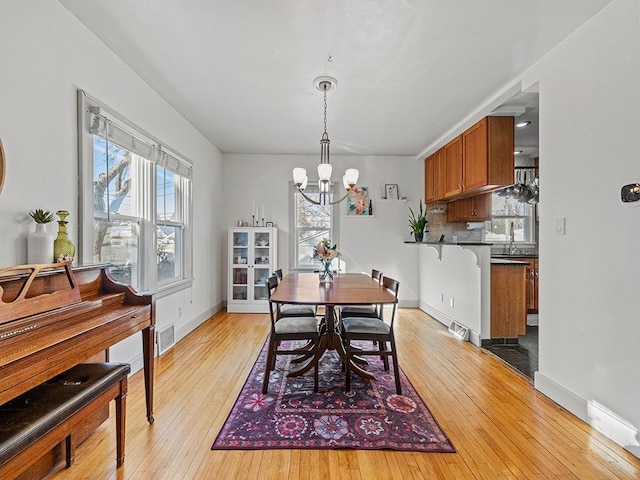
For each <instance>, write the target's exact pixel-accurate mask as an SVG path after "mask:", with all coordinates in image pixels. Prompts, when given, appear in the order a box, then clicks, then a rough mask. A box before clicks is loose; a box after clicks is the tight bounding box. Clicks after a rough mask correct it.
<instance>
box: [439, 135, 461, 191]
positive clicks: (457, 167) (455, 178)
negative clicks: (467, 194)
mask: <svg viewBox="0 0 640 480" xmlns="http://www.w3.org/2000/svg"><path fill="white" fill-rule="evenodd" d="M443 150H444V196H445V197H452V196H454V195H458V194H459V193H462V135H460V136H458V137H456V138H455V139H453V140H452V141H451V142H449V143H447V144H446V145H445V146H444V149H443Z"/></svg>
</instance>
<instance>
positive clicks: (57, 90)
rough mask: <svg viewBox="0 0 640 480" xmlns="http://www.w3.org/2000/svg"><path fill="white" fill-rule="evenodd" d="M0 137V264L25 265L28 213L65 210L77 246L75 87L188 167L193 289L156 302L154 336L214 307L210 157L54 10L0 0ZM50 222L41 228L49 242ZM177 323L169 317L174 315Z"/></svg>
mask: <svg viewBox="0 0 640 480" xmlns="http://www.w3.org/2000/svg"><path fill="white" fill-rule="evenodd" d="M0 11H1V12H2V28H0V65H2V69H1V71H2V74H0V138H1V139H2V141H3V143H4V148H5V153H6V159H7V177H6V181H5V185H4V189H3V191H2V192H1V193H0V231H2V248H0V266H2V267H4V266H11V265H17V264H23V263H26V260H27V255H26V235H27V234H28V233H29V232H30V231H31V230H33V222H32V220H31V219H30V218H29V216H28V211H29V210H32V209H34V208H44V209H46V210H51V211H56V210H58V209H66V210H69V211H70V212H71V215H70V216H69V218H68V220H69V221H70V223H69V230H70V237H71V239H72V240H73V241H74V243H76V244H77V235H78V234H77V225H78V223H77V220H78V200H77V199H78V185H77V183H78V176H77V175H78V166H77V162H78V154H77V150H78V146H77V130H76V129H77V126H76V125H77V120H76V90H77V89H78V88H81V89H84V90H85V91H87V92H88V93H89V94H91V95H93V96H94V97H96V98H98V99H99V100H101V101H102V102H104V103H105V104H107V105H109V106H110V107H111V108H113V109H115V110H116V111H118V112H119V113H121V114H122V115H123V116H125V117H127V118H128V119H129V120H131V121H132V122H134V123H136V124H137V125H139V126H140V127H142V128H143V129H145V130H146V131H148V132H149V133H151V134H153V135H154V136H156V137H158V138H160V139H162V140H163V141H164V142H166V144H167V145H169V146H171V147H172V148H174V149H175V150H177V151H178V152H180V153H181V154H183V155H185V156H186V157H187V158H189V159H190V160H192V161H193V162H194V174H195V180H194V185H193V192H194V238H195V239H194V251H193V257H194V259H195V262H194V277H195V282H194V285H193V288H191V289H190V290H189V291H185V292H180V293H178V294H175V295H172V296H171V297H170V298H164V299H161V300H160V301H158V312H157V321H158V326H159V328H162V327H163V326H164V325H166V324H168V323H170V322H173V321H176V326H177V328H178V329H179V331H178V334H179V335H181V334H184V332H185V331H186V330H188V329H190V328H192V327H193V325H195V324H197V323H198V322H200V321H202V320H204V319H206V318H207V317H208V316H209V314H210V313H211V312H212V311H214V310H215V309H217V308H219V306H220V305H221V291H222V287H221V283H220V276H219V272H220V270H221V268H222V267H221V264H220V258H221V253H222V251H221V245H220V241H219V238H218V235H217V232H218V231H219V230H220V227H219V225H220V218H219V210H217V209H215V208H213V206H214V205H219V204H220V201H221V196H220V191H221V188H220V186H221V180H220V177H221V160H220V152H219V151H218V150H217V149H216V148H215V147H214V146H213V145H211V144H210V143H209V142H208V141H207V140H206V139H204V137H202V135H201V134H200V133H199V132H197V131H196V130H195V129H194V128H193V127H192V126H191V125H190V124H189V123H188V122H187V121H186V120H185V119H184V118H182V117H181V116H180V115H178V114H177V112H176V111H175V110H174V109H173V108H172V107H171V106H170V105H168V104H167V103H166V102H165V101H164V100H162V99H161V98H160V97H159V96H158V95H157V94H156V93H155V92H154V91H153V90H151V88H149V86H148V85H147V84H145V83H144V82H143V81H142V80H141V79H140V78H139V77H138V76H137V75H136V74H134V73H133V72H132V71H131V70H130V69H129V68H128V67H127V66H126V65H125V64H124V63H123V62H122V61H121V60H120V59H118V58H117V57H116V56H115V55H113V53H111V51H109V50H108V49H107V48H106V47H105V46H104V44H102V43H101V42H100V41H99V40H98V39H97V38H96V37H95V36H93V34H91V33H89V32H88V31H87V29H86V28H85V27H84V26H82V25H81V24H80V23H79V22H78V21H77V20H76V19H75V18H74V17H73V16H71V15H70V14H69V13H68V11H67V10H65V9H64V8H63V7H62V6H61V5H60V4H59V3H57V2H50V1H45V0H32V1H29V2H14V1H9V0H0ZM56 226H57V225H56V224H50V225H49V227H50V228H49V231H50V232H51V233H52V234H55V232H56V230H57V229H56ZM179 306H182V307H183V316H182V318H178V315H177V310H178V307H179ZM140 350H141V348H140V341H139V338H138V337H136V338H130V339H128V340H127V341H125V342H123V343H122V344H121V345H119V346H117V347H116V348H114V349H113V355H112V356H113V358H114V359H115V360H123V361H131V362H134V367H137V366H138V364H139V362H138V360H139V357H140Z"/></svg>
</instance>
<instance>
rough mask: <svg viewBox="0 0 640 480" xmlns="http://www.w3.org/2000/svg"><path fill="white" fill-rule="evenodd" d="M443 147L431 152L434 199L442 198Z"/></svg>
mask: <svg viewBox="0 0 640 480" xmlns="http://www.w3.org/2000/svg"><path fill="white" fill-rule="evenodd" d="M444 175H445V171H444V149H443V148H441V149H440V150H438V151H437V152H436V153H434V154H433V178H434V185H433V188H434V198H433V199H434V200H442V199H443V198H444Z"/></svg>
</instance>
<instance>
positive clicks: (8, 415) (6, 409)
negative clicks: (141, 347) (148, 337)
mask: <svg viewBox="0 0 640 480" xmlns="http://www.w3.org/2000/svg"><path fill="white" fill-rule="evenodd" d="M130 371H131V367H130V366H129V365H128V364H123V363H83V364H80V365H76V366H75V367H72V368H71V369H69V370H67V371H66V372H63V373H61V374H60V375H58V376H57V377H55V378H53V379H51V380H49V381H48V382H45V383H43V384H41V385H38V386H37V387H35V388H33V389H31V390H29V391H28V392H26V393H24V394H22V395H20V396H19V397H17V398H15V399H13V400H11V401H9V402H8V403H5V404H4V405H2V406H1V407H0V461H1V462H3V463H4V462H5V461H7V460H8V459H9V458H11V457H12V456H14V455H15V454H16V453H18V452H20V451H22V450H23V449H25V448H26V447H28V446H29V445H31V444H32V443H33V442H35V441H36V440H37V439H38V438H39V437H40V436H42V435H44V434H45V433H47V432H48V431H49V430H51V429H52V428H54V427H55V426H57V425H59V424H61V423H62V422H63V421H65V419H67V418H69V417H70V416H71V415H73V414H74V413H75V412H77V411H79V410H80V409H81V408H83V407H85V406H86V405H88V404H89V403H91V401H93V400H95V399H96V398H97V397H98V396H99V395H100V394H102V393H103V392H105V391H107V390H108V389H109V388H110V387H111V386H112V385H114V384H115V383H117V382H119V381H121V380H122V379H123V378H126V377H127V374H128V373H129V372H130Z"/></svg>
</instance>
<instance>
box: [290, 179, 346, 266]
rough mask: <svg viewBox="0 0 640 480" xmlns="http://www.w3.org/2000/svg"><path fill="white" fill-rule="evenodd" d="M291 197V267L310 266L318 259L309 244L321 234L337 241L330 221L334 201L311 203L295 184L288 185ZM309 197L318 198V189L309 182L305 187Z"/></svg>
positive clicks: (314, 242)
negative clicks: (314, 257)
mask: <svg viewBox="0 0 640 480" xmlns="http://www.w3.org/2000/svg"><path fill="white" fill-rule="evenodd" d="M291 191H292V194H291V197H292V216H291V217H292V227H291V232H292V233H293V239H292V242H291V243H292V245H293V249H292V256H293V259H292V262H291V265H292V268H294V269H299V270H313V269H317V268H318V265H319V264H318V262H317V261H315V260H313V247H314V246H315V245H317V244H318V242H320V241H321V240H322V239H323V238H329V239H331V240H332V241H333V242H337V238H336V236H337V231H336V229H335V225H334V223H335V222H334V221H333V219H334V216H335V210H337V207H336V206H335V205H315V204H313V203H311V202H308V201H307V200H305V198H304V197H303V196H302V195H300V194H299V193H298V191H297V190H296V188H295V187H293V186H292V187H291ZM305 194H307V195H308V196H309V197H310V198H312V199H314V200H318V199H319V198H320V193H319V190H318V187H317V185H311V184H310V185H309V186H308V187H307V189H306V190H305Z"/></svg>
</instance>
